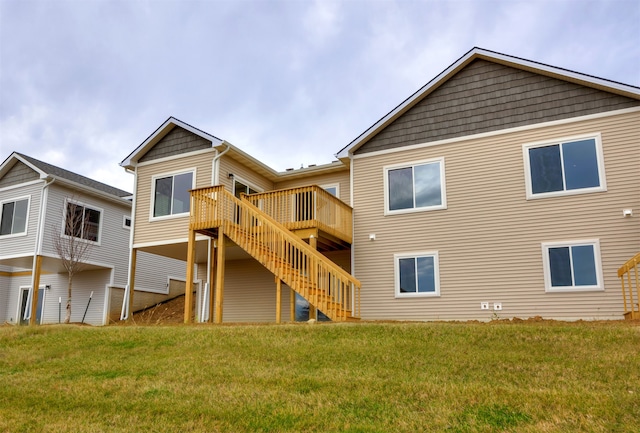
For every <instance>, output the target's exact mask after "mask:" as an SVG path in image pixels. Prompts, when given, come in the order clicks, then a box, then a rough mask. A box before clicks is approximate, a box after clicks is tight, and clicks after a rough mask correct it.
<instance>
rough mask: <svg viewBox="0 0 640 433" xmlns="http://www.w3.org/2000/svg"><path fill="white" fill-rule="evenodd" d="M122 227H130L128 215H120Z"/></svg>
mask: <svg viewBox="0 0 640 433" xmlns="http://www.w3.org/2000/svg"><path fill="white" fill-rule="evenodd" d="M122 228H125V229H130V228H131V218H130V217H128V216H124V217H122Z"/></svg>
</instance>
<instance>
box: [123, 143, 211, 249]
mask: <svg viewBox="0 0 640 433" xmlns="http://www.w3.org/2000/svg"><path fill="white" fill-rule="evenodd" d="M214 156H215V150H212V151H211V152H204V153H197V154H192V155H185V156H184V157H182V158H174V159H170V160H167V161H160V162H156V163H154V164H149V165H142V166H140V167H138V169H137V185H136V210H135V213H136V214H135V218H134V225H135V239H134V245H137V244H143V243H148V242H162V241H172V240H175V239H184V240H186V239H187V237H188V233H189V232H188V231H189V216H188V215H186V216H183V217H179V218H170V219H163V220H156V221H151V220H150V217H151V203H152V195H153V185H152V178H153V176H156V175H162V174H165V173H173V172H179V171H183V170H190V169H193V168H195V170H196V188H202V187H206V186H211V166H212V163H213V158H214Z"/></svg>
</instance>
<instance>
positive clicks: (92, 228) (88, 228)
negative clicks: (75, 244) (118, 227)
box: [83, 208, 100, 242]
mask: <svg viewBox="0 0 640 433" xmlns="http://www.w3.org/2000/svg"><path fill="white" fill-rule="evenodd" d="M99 229H100V211H97V210H95V209H89V208H85V212H84V231H83V238H84V239H87V240H89V241H94V242H97V241H98V232H99Z"/></svg>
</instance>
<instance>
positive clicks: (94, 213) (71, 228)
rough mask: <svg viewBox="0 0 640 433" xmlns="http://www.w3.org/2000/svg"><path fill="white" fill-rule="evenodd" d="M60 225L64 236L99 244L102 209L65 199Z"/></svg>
mask: <svg viewBox="0 0 640 433" xmlns="http://www.w3.org/2000/svg"><path fill="white" fill-rule="evenodd" d="M62 224H63V230H62V233H64V236H73V237H76V238H80V239H83V240H86V241H89V242H95V243H100V232H101V229H102V209H100V208H98V207H95V206H89V205H85V204H84V203H80V202H77V201H74V200H68V199H67V200H66V201H65V206H64V218H63V221H62Z"/></svg>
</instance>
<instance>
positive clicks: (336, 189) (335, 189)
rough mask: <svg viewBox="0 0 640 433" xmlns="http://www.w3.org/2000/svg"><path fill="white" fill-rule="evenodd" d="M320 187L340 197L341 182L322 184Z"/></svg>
mask: <svg viewBox="0 0 640 433" xmlns="http://www.w3.org/2000/svg"><path fill="white" fill-rule="evenodd" d="M320 188H322V189H324V190H325V191H327V192H328V193H329V194H331V195H333V196H335V197H337V198H340V184H339V183H332V184H327V185H320Z"/></svg>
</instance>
